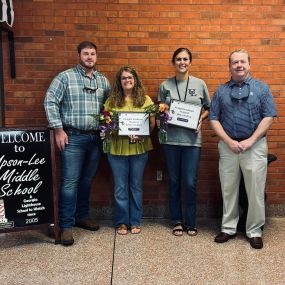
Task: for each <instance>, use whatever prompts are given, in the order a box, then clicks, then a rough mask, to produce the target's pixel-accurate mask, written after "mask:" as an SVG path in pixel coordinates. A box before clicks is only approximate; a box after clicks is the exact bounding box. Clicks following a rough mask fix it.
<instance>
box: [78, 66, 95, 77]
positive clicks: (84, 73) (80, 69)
mask: <svg viewBox="0 0 285 285" xmlns="http://www.w3.org/2000/svg"><path fill="white" fill-rule="evenodd" d="M76 68H77V70H78V71H79V72H80V73H81V74H82V75H83V76H87V75H86V71H85V69H84V68H83V67H82V66H81V65H80V64H77V66H76ZM92 74H93V77H96V74H97V70H95V69H94V70H93V73H92Z"/></svg>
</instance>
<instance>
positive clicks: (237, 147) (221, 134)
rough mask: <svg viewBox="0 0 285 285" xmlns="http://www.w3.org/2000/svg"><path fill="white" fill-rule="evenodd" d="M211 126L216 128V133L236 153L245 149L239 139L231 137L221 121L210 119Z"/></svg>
mask: <svg viewBox="0 0 285 285" xmlns="http://www.w3.org/2000/svg"><path fill="white" fill-rule="evenodd" d="M209 123H210V126H211V128H212V129H213V130H214V132H215V133H216V135H217V136H218V137H219V138H220V139H221V140H222V141H223V142H224V143H225V144H226V145H227V146H228V147H229V149H230V150H232V151H233V152H234V153H240V152H242V151H243V146H242V145H241V143H239V142H238V141H235V140H233V139H231V138H230V137H229V136H228V135H227V134H226V132H225V131H224V128H223V127H222V125H221V123H220V122H219V121H217V120H211V121H209Z"/></svg>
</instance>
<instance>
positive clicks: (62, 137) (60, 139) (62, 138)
mask: <svg viewBox="0 0 285 285" xmlns="http://www.w3.org/2000/svg"><path fill="white" fill-rule="evenodd" d="M54 133H55V141H56V145H57V147H58V149H59V150H60V151H62V150H64V149H65V145H66V144H68V136H67V134H66V132H65V131H64V130H63V129H62V128H59V129H54Z"/></svg>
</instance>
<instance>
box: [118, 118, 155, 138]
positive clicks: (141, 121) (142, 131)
mask: <svg viewBox="0 0 285 285" xmlns="http://www.w3.org/2000/svg"><path fill="white" fill-rule="evenodd" d="M118 115H119V136H128V135H136V136H149V134H150V130H149V114H146V113H143V112H120V113H119V114H118Z"/></svg>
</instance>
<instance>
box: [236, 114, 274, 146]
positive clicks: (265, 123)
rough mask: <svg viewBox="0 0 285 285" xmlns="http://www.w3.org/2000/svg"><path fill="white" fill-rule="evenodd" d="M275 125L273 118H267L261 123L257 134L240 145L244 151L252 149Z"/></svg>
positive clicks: (256, 131)
mask: <svg viewBox="0 0 285 285" xmlns="http://www.w3.org/2000/svg"><path fill="white" fill-rule="evenodd" d="M272 123H273V118H272V117H265V118H263V119H262V120H261V122H260V123H259V125H258V127H257V129H256V130H255V132H254V133H253V134H252V135H251V137H249V138H248V139H246V140H244V141H241V142H240V144H241V145H242V147H243V151H245V150H247V149H249V148H251V147H252V146H253V145H254V144H255V143H256V142H257V141H258V140H259V139H261V138H262V137H263V136H264V135H265V134H266V132H267V131H268V130H269V128H270V126H271V125H272Z"/></svg>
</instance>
